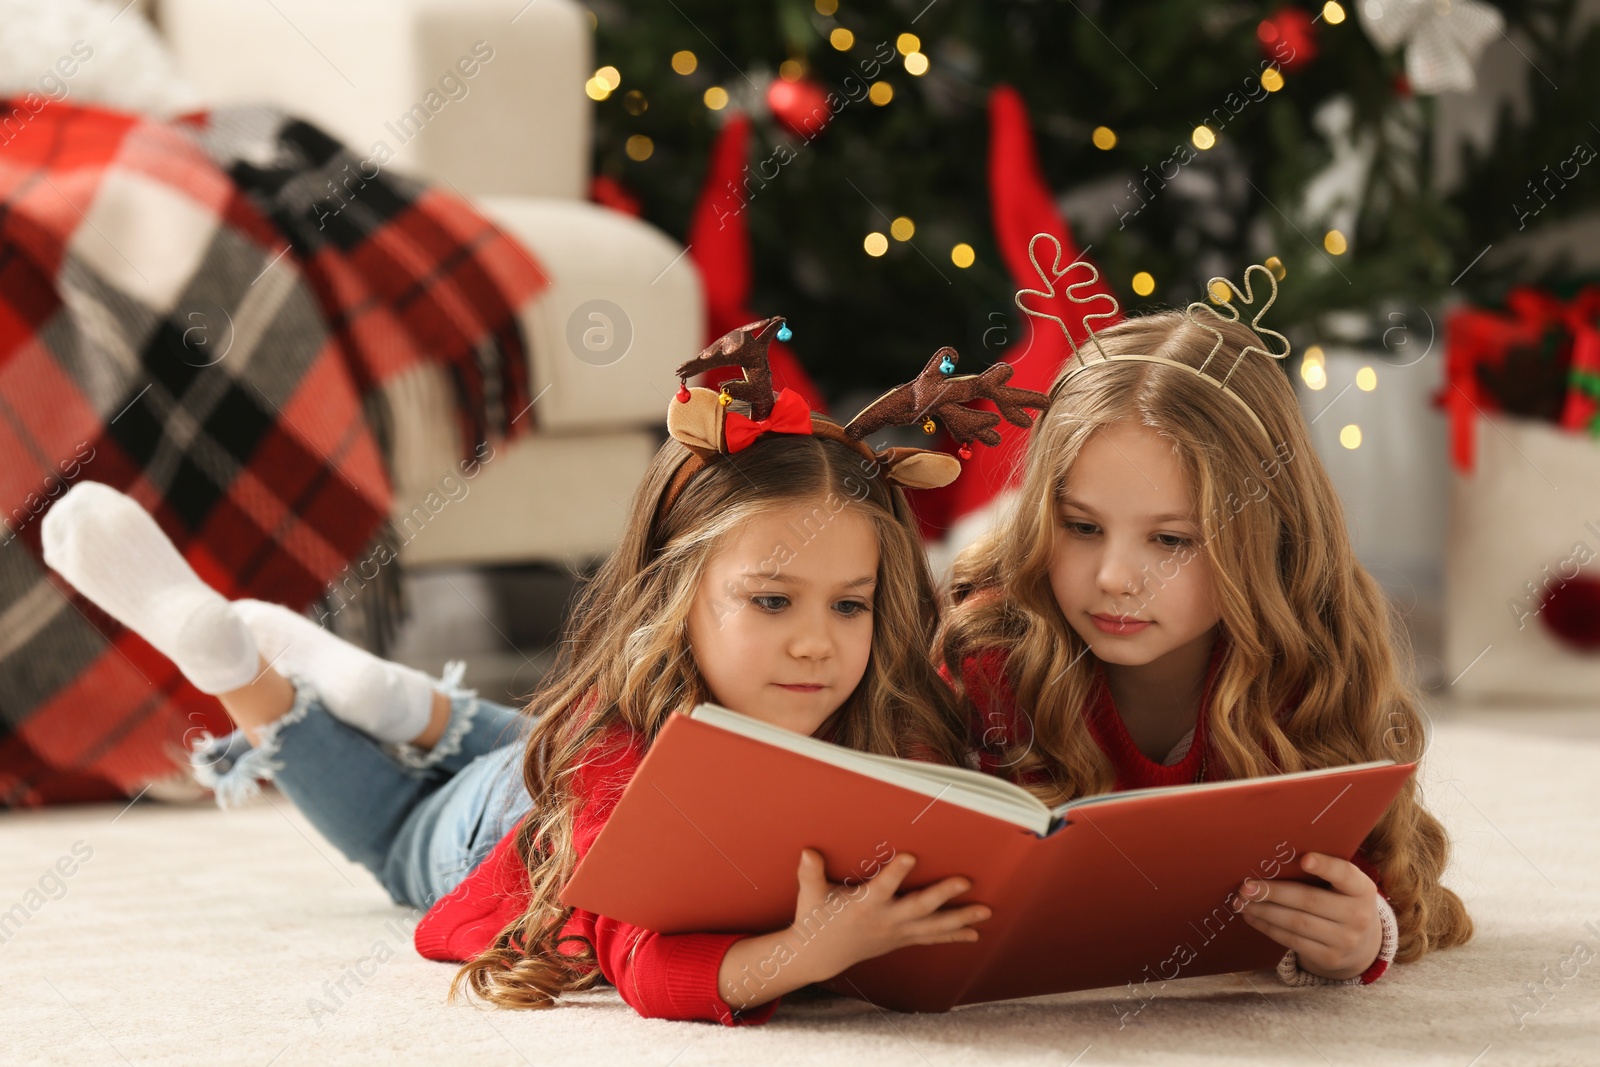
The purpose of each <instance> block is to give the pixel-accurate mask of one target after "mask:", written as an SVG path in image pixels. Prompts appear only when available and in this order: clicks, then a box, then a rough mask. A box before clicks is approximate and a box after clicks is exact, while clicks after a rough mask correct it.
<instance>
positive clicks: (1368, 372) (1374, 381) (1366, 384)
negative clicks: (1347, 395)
mask: <svg viewBox="0 0 1600 1067" xmlns="http://www.w3.org/2000/svg"><path fill="white" fill-rule="evenodd" d="M1377 387H1378V372H1377V371H1375V370H1373V369H1372V368H1371V367H1362V368H1361V369H1360V370H1358V371H1356V388H1357V389H1360V390H1361V391H1362V392H1363V393H1370V392H1372V391H1373V390H1374V389H1376V388H1377Z"/></svg>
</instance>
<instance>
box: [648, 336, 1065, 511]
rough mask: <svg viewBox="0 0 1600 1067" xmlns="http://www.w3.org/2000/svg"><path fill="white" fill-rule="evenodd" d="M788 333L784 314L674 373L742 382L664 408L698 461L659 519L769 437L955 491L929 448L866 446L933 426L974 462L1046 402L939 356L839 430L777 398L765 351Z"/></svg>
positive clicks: (900, 480)
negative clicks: (839, 450)
mask: <svg viewBox="0 0 1600 1067" xmlns="http://www.w3.org/2000/svg"><path fill="white" fill-rule="evenodd" d="M780 327H781V330H780V329H779V328H780ZM787 331H788V327H787V326H784V325H783V316H781V315H775V316H773V317H772V318H769V319H761V320H760V321H758V322H752V323H749V324H747V325H744V326H741V327H739V328H738V329H737V330H732V331H730V332H728V333H726V334H724V335H723V336H722V337H720V338H718V339H717V340H716V341H715V342H713V343H712V344H711V345H709V346H708V347H707V348H706V349H705V350H704V351H703V352H701V353H700V355H698V356H696V357H695V358H694V359H691V360H689V361H688V362H687V363H684V364H683V365H682V366H680V367H679V368H678V378H679V380H680V381H682V382H685V383H686V382H687V380H688V379H689V378H691V377H693V376H694V375H696V374H700V373H702V372H703V371H708V370H713V369H715V368H718V367H738V368H740V369H741V370H742V371H743V372H744V377H743V379H735V380H733V381H729V382H727V383H726V384H724V385H723V387H722V390H721V392H717V391H715V390H712V389H700V388H694V389H691V388H689V386H688V385H687V384H683V385H681V386H680V387H679V389H678V393H677V396H676V397H674V398H673V402H672V403H671V404H669V405H668V406H667V432H668V433H670V434H671V435H672V436H673V437H674V438H675V439H677V440H678V441H679V442H681V443H682V444H684V445H686V446H688V448H689V450H690V452H692V453H693V455H691V456H690V457H689V458H688V459H686V460H685V461H684V462H683V465H682V466H680V467H679V468H678V470H677V471H676V472H675V473H674V474H673V477H672V481H671V483H669V484H668V486H667V490H666V492H665V493H664V494H663V496H662V500H661V514H665V513H666V512H667V510H668V509H670V508H671V507H672V505H673V503H674V502H675V501H676V500H677V498H678V494H679V493H681V492H682V491H683V487H684V486H685V485H687V484H688V483H689V479H691V478H693V477H694V476H695V474H696V473H698V472H699V471H700V470H701V469H703V468H704V467H705V465H706V463H707V462H709V461H710V460H712V459H713V458H714V457H716V456H718V455H728V454H731V453H735V452H740V451H742V450H744V449H745V448H747V447H749V445H750V444H751V443H752V442H754V441H755V440H756V439H757V438H759V437H761V436H762V435H763V434H768V433H793V434H810V435H811V436H813V437H823V438H827V439H829V440H832V441H838V442H839V443H841V444H844V445H847V446H849V447H850V448H852V449H854V450H855V451H856V452H858V453H859V454H860V455H861V457H862V458H863V459H864V460H866V461H868V462H869V463H870V464H871V465H872V466H870V467H868V468H866V469H869V470H874V471H878V470H881V471H882V472H883V473H884V475H885V476H886V477H888V478H889V479H890V480H891V481H893V482H895V483H897V484H899V485H903V486H907V487H909V488H913V489H935V488H938V487H939V486H942V485H949V484H950V483H951V482H953V481H955V479H956V476H957V475H959V474H960V473H961V463H960V460H958V459H956V457H955V456H952V455H950V454H948V453H946V452H940V451H936V450H931V449H924V448H886V449H883V450H881V451H878V450H875V449H873V447H872V446H871V445H869V444H867V443H866V440H865V438H866V437H867V436H868V435H869V434H873V433H876V432H877V431H879V430H882V429H884V428H886V427H889V426H911V425H921V427H922V429H923V432H924V433H929V434H931V433H933V432H934V430H936V429H937V428H938V427H937V424H936V422H935V419H936V418H937V419H940V420H942V421H943V422H944V425H945V428H946V429H947V430H949V431H950V434H951V436H953V437H954V438H955V439H956V440H957V441H959V442H960V443H961V446H960V450H959V451H960V456H961V459H970V458H971V457H972V442H973V441H982V442H983V443H984V444H986V445H991V446H992V445H998V444H999V443H1000V434H999V432H998V431H996V430H995V427H996V426H998V425H999V424H1000V419H1001V416H1004V417H1005V418H1006V420H1007V421H1009V422H1010V423H1012V424H1013V425H1015V426H1021V427H1028V426H1032V425H1033V416H1032V415H1030V414H1029V413H1028V411H1027V409H1028V408H1037V409H1043V408H1044V407H1046V406H1047V405H1048V404H1049V402H1050V398H1049V397H1047V396H1045V395H1044V394H1043V393H1036V392H1034V391H1033V390H1031V389H1017V388H1014V387H1012V386H1009V385H1007V384H1006V382H1008V381H1009V380H1010V379H1011V373H1012V368H1011V365H1010V364H1009V363H996V364H995V365H994V366H992V367H990V368H989V369H988V370H986V371H984V372H983V373H982V374H960V375H958V374H956V373H955V369H956V361H957V360H959V359H960V358H961V357H960V356H959V355H957V354H956V350H955V349H953V348H941V349H939V351H937V352H935V353H934V354H933V356H932V358H930V359H929V360H928V363H927V365H926V366H925V367H923V368H922V373H921V374H919V375H917V377H916V378H915V379H913V380H912V381H910V382H907V383H906V384H904V385H900V386H897V387H895V388H894V389H891V390H889V391H888V392H887V393H884V394H883V395H882V396H880V397H879V398H878V399H877V400H874V401H873V402H872V403H871V404H868V405H867V407H866V408H865V409H864V410H863V411H862V412H861V413H860V414H859V415H857V416H856V417H855V418H853V419H851V420H850V421H849V423H847V424H846V425H844V426H838V425H836V424H834V423H833V422H830V421H828V420H825V419H821V418H813V417H812V415H811V410H810V408H809V406H808V405H807V404H806V402H805V400H804V399H803V398H802V397H801V396H800V395H799V394H798V393H796V392H794V390H792V389H784V390H782V391H781V392H779V393H778V394H776V395H774V394H773V392H772V372H771V370H770V368H769V367H768V366H767V346H768V345H769V344H770V343H771V342H772V338H773V336H774V334H777V335H778V336H779V337H780V338H783V339H785V340H786V339H787ZM734 400H742V401H744V402H745V403H746V404H748V405H749V406H750V413H749V415H743V414H740V413H739V412H737V411H730V410H728V405H729V404H730V403H731V402H732V401H734ZM973 400H990V401H993V402H994V405H995V407H997V408H998V409H999V411H998V412H994V411H979V410H974V409H972V408H968V407H966V406H964V405H966V404H967V403H968V402H970V401H973Z"/></svg>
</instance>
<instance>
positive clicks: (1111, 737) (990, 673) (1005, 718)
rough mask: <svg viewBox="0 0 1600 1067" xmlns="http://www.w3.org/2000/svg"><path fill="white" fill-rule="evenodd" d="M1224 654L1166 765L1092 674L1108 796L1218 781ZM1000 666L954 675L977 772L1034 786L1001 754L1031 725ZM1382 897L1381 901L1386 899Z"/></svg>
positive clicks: (1092, 711)
mask: <svg viewBox="0 0 1600 1067" xmlns="http://www.w3.org/2000/svg"><path fill="white" fill-rule="evenodd" d="M1224 651H1225V645H1224V642H1223V641H1222V640H1220V639H1219V640H1218V641H1217V642H1216V645H1215V646H1214V647H1213V648H1212V651H1211V662H1210V664H1209V666H1208V667H1207V668H1206V681H1205V688H1204V690H1203V693H1202V695H1201V698H1200V712H1199V715H1198V716H1197V718H1196V720H1195V725H1194V741H1193V743H1192V744H1191V745H1190V747H1189V751H1188V752H1187V753H1185V754H1184V756H1183V757H1182V758H1181V759H1179V760H1178V761H1177V762H1176V763H1172V764H1161V763H1157V762H1156V761H1155V760H1152V759H1151V758H1150V757H1148V756H1146V755H1145V754H1144V753H1143V752H1141V751H1140V750H1139V746H1138V745H1137V744H1135V743H1134V740H1133V737H1132V735H1130V734H1129V733H1128V727H1127V724H1126V723H1124V722H1123V720H1122V713H1121V712H1119V711H1118V710H1117V705H1116V702H1115V701H1114V700H1112V698H1111V690H1110V689H1109V688H1108V687H1107V686H1106V683H1105V675H1104V672H1103V671H1100V672H1098V674H1097V678H1096V683H1095V687H1094V690H1093V691H1092V693H1091V695H1090V697H1089V702H1088V705H1087V706H1086V707H1085V708H1084V718H1085V720H1086V722H1087V724H1088V727H1089V733H1090V734H1091V735H1092V736H1093V737H1094V739H1095V742H1096V743H1097V744H1099V746H1100V749H1101V751H1103V752H1104V753H1105V754H1106V756H1107V757H1108V758H1109V759H1110V760H1111V765H1112V768H1113V770H1114V772H1115V774H1116V781H1115V784H1114V785H1113V786H1112V791H1113V792H1119V793H1120V792H1122V791H1123V790H1125V789H1153V788H1156V787H1159V786H1169V785H1189V784H1192V783H1194V782H1196V781H1198V780H1199V771H1200V768H1201V767H1205V768H1206V776H1205V777H1206V780H1207V781H1216V780H1217V779H1218V778H1220V777H1221V776H1222V774H1221V767H1220V765H1219V764H1218V761H1217V759H1216V756H1215V754H1214V753H1212V752H1210V751H1209V749H1210V741H1209V738H1208V737H1207V734H1206V725H1207V720H1208V719H1209V718H1210V716H1209V715H1208V714H1207V712H1208V711H1209V710H1210V707H1211V690H1212V686H1213V685H1214V684H1215V682H1216V676H1217V670H1218V668H1219V667H1220V666H1221V663H1222V659H1223V654H1224ZM1008 661H1009V657H1008V655H1007V653H1006V652H1005V651H1004V650H1003V649H989V650H987V651H984V652H980V653H979V654H978V655H975V656H970V657H968V658H967V659H966V660H964V661H963V662H962V665H961V677H962V681H963V682H964V683H965V685H966V690H967V703H968V705H969V706H970V708H971V715H972V720H971V721H972V734H973V738H974V742H973V744H974V746H975V748H976V749H977V752H978V764H979V766H980V767H981V768H982V769H983V770H984V771H986V772H988V773H990V774H994V775H998V776H999V777H1002V778H1006V779H1008V780H1010V781H1014V782H1017V784H1019V785H1034V784H1040V781H1041V779H1042V778H1043V774H1042V772H1034V773H1032V774H1027V775H1017V774H1016V773H1014V772H1013V770H1012V768H1011V767H1010V765H1009V764H1010V757H1008V753H1009V752H1014V751H1016V750H1017V749H1019V748H1022V747H1025V746H1026V744H1027V743H1028V742H1029V741H1031V740H1032V737H1033V733H1032V731H1033V723H1032V720H1031V719H1029V717H1028V716H1027V715H1026V714H1025V713H1024V712H1023V711H1022V710H1021V709H1020V708H1018V707H1017V702H1016V697H1015V695H1014V693H1015V690H1014V689H1013V687H1012V682H1011V678H1010V676H1009V674H1008V672H1007V669H1006V668H1007V665H1008ZM939 673H940V675H941V676H942V677H943V678H944V679H945V681H947V682H948V681H950V680H951V676H950V670H949V668H948V666H941V667H940V668H939ZM1351 862H1353V863H1354V864H1355V865H1356V866H1357V867H1359V868H1361V870H1362V872H1363V873H1364V874H1366V876H1367V877H1368V878H1371V879H1372V881H1373V884H1375V885H1376V886H1377V887H1378V892H1379V894H1380V895H1383V882H1382V880H1381V878H1380V876H1379V872H1378V869H1377V867H1376V866H1374V865H1373V864H1372V863H1371V862H1370V861H1369V860H1368V859H1367V857H1366V855H1365V853H1363V852H1360V851H1358V852H1357V853H1356V855H1355V857H1354V858H1353V859H1352V861H1351ZM1385 899H1386V900H1387V897H1385ZM1381 910H1382V909H1381V908H1380V911H1381ZM1388 966H1389V964H1388V961H1387V960H1385V959H1383V958H1382V957H1381V956H1380V958H1379V959H1378V960H1376V961H1375V962H1374V963H1373V964H1372V966H1371V967H1369V968H1367V970H1366V971H1365V972H1363V973H1362V975H1361V984H1363V985H1367V984H1370V983H1372V982H1375V981H1377V980H1378V978H1379V977H1380V976H1381V975H1382V974H1383V972H1384V971H1385V970H1386V969H1387V968H1388Z"/></svg>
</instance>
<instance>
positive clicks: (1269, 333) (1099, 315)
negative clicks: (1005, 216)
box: [1015, 233, 1289, 440]
mask: <svg viewBox="0 0 1600 1067" xmlns="http://www.w3.org/2000/svg"><path fill="white" fill-rule="evenodd" d="M1041 241H1044V242H1048V243H1049V244H1051V245H1053V246H1054V247H1055V256H1054V259H1053V260H1052V261H1051V265H1050V270H1049V272H1046V271H1045V269H1044V268H1043V267H1041V266H1040V265H1039V258H1038V256H1037V255H1036V253H1035V246H1036V245H1038V244H1039V243H1040V242H1041ZM1028 258H1029V260H1031V261H1032V262H1033V269H1034V270H1035V271H1037V272H1038V274H1039V277H1040V279H1041V280H1042V281H1043V282H1044V285H1045V288H1044V289H1043V290H1042V291H1041V290H1038V289H1019V290H1018V291H1017V295H1016V298H1015V299H1016V304H1017V307H1018V308H1020V309H1022V312H1023V314H1025V315H1031V316H1032V317H1034V318H1036V319H1045V320H1047V321H1050V322H1053V323H1055V324H1056V325H1057V326H1059V327H1060V328H1061V332H1062V334H1063V335H1064V336H1065V337H1066V339H1067V344H1068V345H1070V346H1071V347H1072V358H1073V360H1074V361H1075V364H1076V365H1075V366H1074V367H1072V369H1071V370H1069V371H1068V372H1067V374H1066V375H1065V376H1064V377H1063V378H1062V379H1061V380H1062V381H1065V380H1067V379H1068V378H1071V377H1074V376H1075V375H1077V374H1079V373H1082V372H1083V371H1084V370H1085V369H1086V368H1087V367H1089V366H1090V365H1092V364H1098V363H1109V362H1114V361H1118V360H1133V361H1137V362H1140V363H1161V364H1164V365H1166V366H1168V367H1177V368H1179V369H1180V370H1183V371H1187V372H1188V373H1190V374H1193V375H1195V376H1196V377H1199V378H1202V379H1204V380H1205V381H1206V382H1208V383H1210V384H1212V385H1214V386H1216V387H1217V388H1218V389H1220V390H1222V392H1223V393H1225V394H1227V395H1228V396H1230V397H1232V398H1233V399H1234V400H1235V401H1236V402H1237V403H1238V404H1239V406H1240V407H1242V408H1244V410H1245V411H1246V412H1248V413H1249V415H1250V419H1251V421H1252V422H1254V423H1255V424H1256V425H1257V426H1259V427H1260V428H1261V432H1262V433H1263V434H1264V435H1265V436H1266V437H1267V439H1268V440H1271V437H1272V435H1271V434H1270V433H1267V427H1266V425H1265V424H1264V423H1263V422H1262V421H1261V417H1260V416H1259V415H1257V414H1256V412H1255V409H1253V408H1252V407H1251V406H1250V405H1249V403H1247V402H1246V401H1245V399H1244V397H1242V396H1240V395H1239V394H1238V393H1236V392H1234V391H1233V390H1232V389H1230V388H1228V379H1229V378H1231V377H1233V372H1234V371H1235V370H1236V369H1238V366H1239V363H1240V362H1241V361H1242V360H1243V359H1244V357H1245V356H1246V355H1247V354H1249V353H1251V352H1259V353H1261V354H1262V355H1263V356H1266V357H1268V358H1269V359H1285V358H1287V357H1288V355H1289V339H1288V338H1287V337H1285V336H1284V335H1283V334H1281V333H1279V332H1277V331H1276V330H1272V329H1269V328H1267V327H1265V326H1262V325H1261V318H1262V316H1263V315H1265V314H1266V313H1267V309H1268V308H1270V307H1272V305H1273V302H1274V301H1276V300H1277V299H1278V278H1277V275H1275V274H1273V273H1272V271H1271V269H1270V268H1268V267H1266V266H1264V265H1263V264H1260V263H1254V264H1251V265H1250V266H1249V267H1247V268H1246V269H1245V272H1244V288H1243V289H1242V290H1241V289H1240V288H1239V287H1238V286H1237V285H1235V284H1234V283H1233V282H1232V281H1230V280H1229V279H1227V278H1222V277H1217V278H1212V279H1211V280H1210V281H1209V282H1207V283H1206V293H1207V295H1208V296H1209V297H1210V300H1209V301H1205V300H1196V301H1194V302H1193V303H1191V304H1190V305H1189V306H1188V307H1187V308H1185V309H1184V315H1185V316H1186V317H1187V318H1188V319H1189V321H1190V322H1192V323H1193V324H1194V325H1195V326H1197V327H1199V328H1200V329H1202V330H1204V331H1206V332H1207V333H1209V334H1210V335H1211V336H1212V337H1214V338H1216V344H1214V345H1212V346H1211V351H1210V352H1208V353H1207V354H1206V358H1205V359H1203V360H1201V362H1200V366H1198V367H1193V366H1190V365H1189V364H1187V363H1180V362H1178V361H1177V360H1174V359H1167V358H1166V357H1165V356H1152V355H1146V354H1143V353H1135V352H1123V353H1118V354H1117V355H1114V356H1110V355H1107V354H1106V351H1105V349H1104V348H1102V347H1101V346H1100V338H1099V337H1098V336H1097V335H1096V333H1095V330H1094V328H1093V326H1092V325H1091V323H1093V322H1098V321H1101V320H1105V319H1111V320H1115V319H1116V318H1118V317H1119V316H1120V315H1121V313H1122V306H1121V304H1119V303H1118V302H1117V298H1116V297H1115V296H1113V295H1112V294H1111V293H1109V292H1098V293H1091V294H1090V295H1089V296H1088V297H1081V296H1079V295H1078V290H1080V289H1084V288H1086V287H1092V286H1094V285H1095V284H1096V283H1097V282H1098V281H1099V280H1100V272H1099V271H1098V270H1096V269H1095V266H1094V264H1092V263H1090V262H1088V261H1087V260H1083V259H1076V260H1073V261H1072V262H1071V263H1068V264H1067V265H1066V266H1065V267H1062V266H1061V242H1060V241H1058V240H1057V239H1056V238H1055V236H1054V235H1052V234H1048V233H1037V234H1034V235H1033V239H1032V240H1031V241H1029V242H1028ZM1078 267H1082V268H1083V269H1084V270H1086V271H1087V272H1088V276H1087V277H1086V278H1084V279H1083V280H1082V281H1078V282H1074V283H1073V284H1071V285H1068V286H1067V287H1066V288H1065V289H1064V290H1062V293H1061V295H1063V296H1065V297H1066V298H1067V300H1068V301H1070V302H1071V303H1074V304H1080V305H1088V304H1092V303H1094V302H1095V301H1097V300H1105V301H1108V302H1109V303H1110V306H1111V310H1109V311H1098V312H1094V313H1092V314H1087V315H1084V316H1083V323H1084V329H1085V331H1086V332H1087V333H1088V340H1089V342H1090V343H1091V344H1093V346H1094V350H1095V351H1096V352H1098V353H1099V354H1100V358H1099V359H1098V360H1093V361H1091V360H1089V359H1088V358H1087V356H1088V353H1087V351H1085V350H1082V349H1080V348H1079V347H1078V342H1077V341H1076V340H1074V339H1073V336H1072V331H1071V330H1069V329H1067V324H1066V323H1065V322H1063V321H1062V320H1061V319H1060V318H1059V317H1058V316H1056V315H1052V314H1050V313H1049V312H1047V311H1038V310H1035V309H1034V308H1030V307H1029V306H1028V305H1026V304H1024V303H1023V302H1022V298H1023V297H1025V296H1036V297H1040V298H1042V299H1045V300H1052V299H1054V298H1055V296H1056V283H1057V282H1059V281H1060V280H1061V279H1062V278H1065V277H1066V276H1067V275H1068V274H1070V273H1072V271H1073V270H1074V269H1075V268H1078ZM1257 271H1259V272H1260V273H1261V274H1262V276H1263V277H1265V279H1266V282H1267V285H1268V287H1269V290H1270V292H1269V293H1268V294H1267V297H1266V301H1265V302H1264V303H1263V304H1261V305H1260V307H1259V308H1258V309H1257V308H1256V302H1255V292H1254V290H1253V288H1252V286H1251V284H1250V276H1251V275H1252V274H1254V273H1256V272H1257ZM1235 301H1238V302H1239V303H1241V304H1244V305H1245V306H1246V307H1250V308H1252V309H1255V314H1254V315H1253V316H1252V317H1251V319H1250V329H1251V330H1253V331H1255V333H1256V335H1257V336H1258V337H1265V338H1276V339H1277V340H1278V341H1279V342H1281V343H1282V345H1283V351H1282V352H1274V351H1272V348H1271V347H1265V348H1264V347H1262V346H1261V345H1256V344H1249V345H1245V346H1244V347H1243V348H1241V349H1240V350H1239V352H1238V354H1237V355H1235V356H1234V357H1233V362H1231V363H1229V364H1228V366H1227V369H1226V370H1221V367H1220V365H1221V363H1222V360H1220V359H1218V353H1219V352H1221V351H1222V346H1223V343H1224V338H1223V336H1222V331H1221V330H1219V329H1217V327H1216V326H1215V325H1214V324H1212V323H1211V322H1208V321H1204V320H1205V319H1207V318H1209V319H1214V320H1216V322H1238V321H1240V317H1239V308H1238V305H1237V304H1236V303H1235ZM1219 309H1220V310H1219ZM1224 311H1226V312H1227V314H1226V315H1224V314H1223V312H1224ZM1213 363H1216V364H1217V365H1218V366H1217V368H1216V369H1213V367H1212V364H1213ZM1219 372H1220V376H1219Z"/></svg>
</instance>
